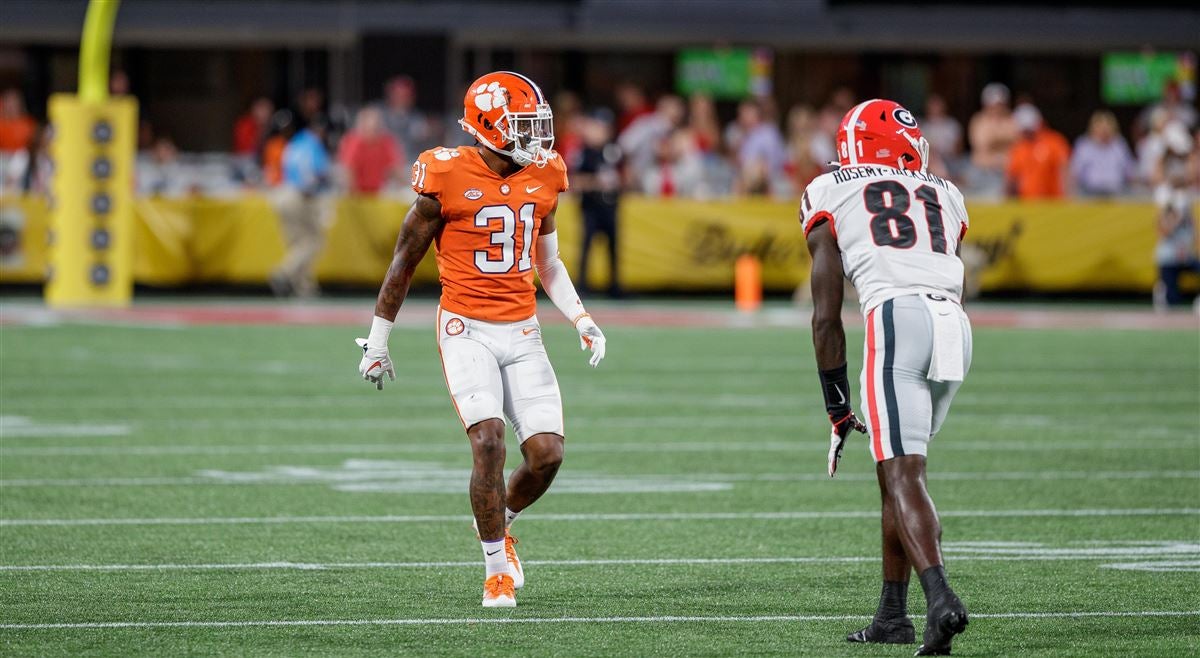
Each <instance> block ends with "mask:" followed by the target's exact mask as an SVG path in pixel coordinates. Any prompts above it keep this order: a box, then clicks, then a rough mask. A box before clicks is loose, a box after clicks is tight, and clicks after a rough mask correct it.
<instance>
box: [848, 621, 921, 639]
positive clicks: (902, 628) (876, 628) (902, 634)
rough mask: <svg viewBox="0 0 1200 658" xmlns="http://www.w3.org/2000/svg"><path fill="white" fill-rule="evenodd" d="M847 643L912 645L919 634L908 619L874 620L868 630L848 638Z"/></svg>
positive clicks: (855, 633)
mask: <svg viewBox="0 0 1200 658" xmlns="http://www.w3.org/2000/svg"><path fill="white" fill-rule="evenodd" d="M846 641H847V642H863V643H869V644H912V643H913V642H916V641H917V632H916V631H915V630H913V625H912V621H911V620H910V619H909V618H908V617H898V618H896V619H887V620H884V619H872V620H871V623H870V624H869V625H868V626H867V627H866V628H860V629H859V630H857V631H854V632H853V633H851V634H849V635H847V636H846Z"/></svg>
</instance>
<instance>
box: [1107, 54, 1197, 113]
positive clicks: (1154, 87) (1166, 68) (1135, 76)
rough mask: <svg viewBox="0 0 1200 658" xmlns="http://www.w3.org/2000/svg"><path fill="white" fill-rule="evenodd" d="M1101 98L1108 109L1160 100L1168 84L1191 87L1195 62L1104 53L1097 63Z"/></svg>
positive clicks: (1171, 56) (1182, 58)
mask: <svg viewBox="0 0 1200 658" xmlns="http://www.w3.org/2000/svg"><path fill="white" fill-rule="evenodd" d="M1101 70H1102V81H1101V95H1102V96H1103V98H1104V102H1105V103H1106V104H1108V105H1145V104H1148V103H1154V102H1157V101H1159V100H1161V99H1162V94H1163V88H1164V87H1165V86H1166V85H1167V83H1169V82H1176V83H1179V84H1180V85H1181V86H1185V87H1186V86H1194V85H1195V80H1196V70H1195V59H1194V58H1192V57H1190V56H1188V55H1180V54H1177V53H1155V52H1116V53H1107V54H1105V55H1104V59H1103V60H1102V63H1101Z"/></svg>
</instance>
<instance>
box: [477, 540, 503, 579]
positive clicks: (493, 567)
mask: <svg viewBox="0 0 1200 658" xmlns="http://www.w3.org/2000/svg"><path fill="white" fill-rule="evenodd" d="M479 543H480V544H482V545H483V564H484V567H486V568H487V577H488V578H491V577H492V576H495V575H496V574H504V575H509V571H508V556H506V555H505V554H504V540H503V539H497V540H496V541H481V542H479Z"/></svg>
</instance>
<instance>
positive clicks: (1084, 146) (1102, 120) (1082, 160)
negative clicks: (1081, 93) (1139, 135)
mask: <svg viewBox="0 0 1200 658" xmlns="http://www.w3.org/2000/svg"><path fill="white" fill-rule="evenodd" d="M1135 171H1136V165H1135V163H1134V159H1133V153H1131V152H1130V150H1129V145H1128V144H1126V143H1125V138H1124V137H1122V136H1121V134H1120V132H1118V130H1117V119H1116V117H1114V116H1113V114H1112V112H1109V111H1107V110H1097V111H1096V112H1095V113H1093V114H1092V119H1091V121H1090V122H1089V123H1088V131H1087V133H1086V134H1084V135H1082V136H1081V137H1080V138H1079V139H1078V140H1076V141H1075V150H1074V151H1073V152H1072V153H1071V179H1072V180H1073V181H1074V182H1075V189H1077V190H1079V192H1080V194H1083V195H1085V196H1097V197H1111V196H1116V195H1118V194H1122V193H1123V192H1125V191H1126V190H1127V189H1128V187H1129V183H1130V181H1132V180H1133V177H1134V173H1135Z"/></svg>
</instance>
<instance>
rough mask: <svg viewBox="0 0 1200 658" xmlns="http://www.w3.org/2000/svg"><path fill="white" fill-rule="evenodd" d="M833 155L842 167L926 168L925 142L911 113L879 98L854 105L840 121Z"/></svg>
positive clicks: (926, 147)
mask: <svg viewBox="0 0 1200 658" xmlns="http://www.w3.org/2000/svg"><path fill="white" fill-rule="evenodd" d="M837 152H838V164H840V165H841V166H843V167H847V166H851V165H861V164H880V165H887V166H889V167H896V168H897V169H908V170H910V171H921V172H923V171H925V169H926V168H927V167H928V166H929V142H927V141H925V138H924V137H923V136H921V129H920V128H918V127H917V120H916V119H914V118H913V115H912V113H911V112H909V111H908V110H906V109H904V106H903V105H900V104H899V103H897V102H895V101H888V100H882V99H879V98H876V99H873V100H869V101H864V102H862V103H859V104H858V105H855V106H854V107H853V108H852V109H851V110H850V111H849V112H847V113H846V116H845V117H843V118H842V125H841V126H840V127H839V128H838V133H837Z"/></svg>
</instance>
